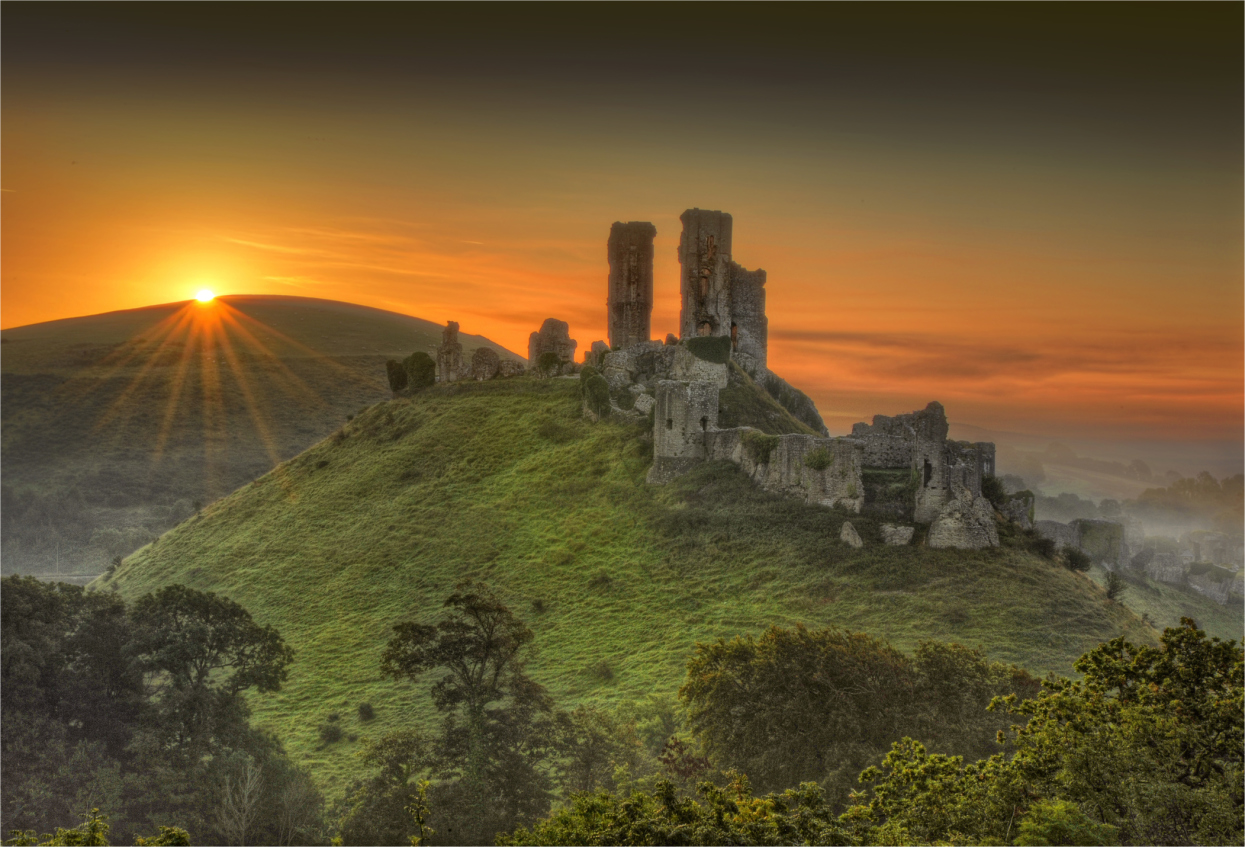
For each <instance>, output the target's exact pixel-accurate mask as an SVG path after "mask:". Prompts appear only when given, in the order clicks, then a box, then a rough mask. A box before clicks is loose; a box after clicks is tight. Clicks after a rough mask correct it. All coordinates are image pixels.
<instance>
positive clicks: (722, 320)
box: [679, 209, 731, 338]
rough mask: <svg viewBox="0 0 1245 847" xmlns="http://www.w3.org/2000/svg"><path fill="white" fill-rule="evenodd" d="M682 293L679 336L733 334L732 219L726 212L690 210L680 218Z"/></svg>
mask: <svg viewBox="0 0 1245 847" xmlns="http://www.w3.org/2000/svg"><path fill="white" fill-rule="evenodd" d="M679 220H680V221H682V222H683V234H682V235H681V236H680V237H679V264H680V265H682V266H683V273H682V279H681V280H680V282H679V291H680V294H681V295H682V311H681V313H680V315H679V334H680V335H681V336H683V337H684V338H692V337H695V336H697V335H730V332H731V279H730V263H731V216H730V215H728V214H726V213H725V212H711V211H707V210H704V209H688V210H687V211H686V212H684V213H683V214H682V215H680V216H679Z"/></svg>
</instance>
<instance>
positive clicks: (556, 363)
mask: <svg viewBox="0 0 1245 847" xmlns="http://www.w3.org/2000/svg"><path fill="white" fill-rule="evenodd" d="M561 367H562V360H561V359H560V358H559V357H558V354H557V353H555V352H553V351H552V350H546V351H545V352H544V353H541V354H540V357H539V358H538V359H537V360H536V370H538V371H539V372H540V374H541V376H553V375H554V374H556V373H557V372H558V370H559V369H561Z"/></svg>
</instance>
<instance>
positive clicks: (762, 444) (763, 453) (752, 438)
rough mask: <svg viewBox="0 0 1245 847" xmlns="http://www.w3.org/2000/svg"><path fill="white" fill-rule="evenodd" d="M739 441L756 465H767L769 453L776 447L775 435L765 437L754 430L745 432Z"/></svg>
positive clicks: (776, 437) (776, 439)
mask: <svg viewBox="0 0 1245 847" xmlns="http://www.w3.org/2000/svg"><path fill="white" fill-rule="evenodd" d="M741 440H742V441H743V445H744V449H745V450H747V451H748V455H749V456H750V457H751V458H752V461H754V462H756V463H757V464H758V465H764V464H768V462H769V456H770V453H773V452H774V448H775V447H777V446H778V436H777V435H766V434H765V433H763V432H757V431H756V430H750V431H748V432H745V433H744V434H743V438H742V439H741Z"/></svg>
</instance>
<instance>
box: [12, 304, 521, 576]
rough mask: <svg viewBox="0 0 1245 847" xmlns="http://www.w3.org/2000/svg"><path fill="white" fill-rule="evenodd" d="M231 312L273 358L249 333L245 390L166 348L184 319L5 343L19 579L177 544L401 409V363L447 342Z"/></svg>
mask: <svg viewBox="0 0 1245 847" xmlns="http://www.w3.org/2000/svg"><path fill="white" fill-rule="evenodd" d="M221 299H222V300H223V301H225V302H226V303H227V304H228V306H229V307H230V308H231V309H234V310H236V311H237V312H240V313H241V314H242V315H244V316H245V318H239V319H238V320H239V321H241V322H242V324H241V325H242V326H243V327H244V328H245V330H246V333H247V334H248V335H249V336H250V337H253V338H255V339H256V340H257V341H258V342H259V343H261V344H262V345H263V347H264V348H265V350H266V351H267V353H269V354H271V355H267V354H265V352H263V351H261V350H259V349H258V348H257V347H255V346H254V345H253V344H249V343H247V341H246V336H244V335H242V334H240V333H237V332H234V333H233V334H232V335H231V338H232V341H233V348H234V350H235V356H236V359H235V363H236V365H237V367H238V371H240V372H241V373H242V374H243V376H244V379H239V378H238V377H237V375H236V373H235V370H234V368H233V367H232V365H231V363H230V362H228V361H227V360H222V359H223V357H222V356H221V355H220V353H219V352H218V350H205V348H204V347H203V346H202V345H201V344H199V343H197V342H196V341H195V340H194V336H192V335H191V334H190V333H189V332H186V331H184V330H183V331H179V332H178V333H177V334H176V335H175V336H174V337H172V338H171V339H170V341H169V343H168V345H167V346H164V347H161V346H160V344H159V343H158V342H159V338H160V336H159V334H158V331H157V327H158V326H159V325H160V323H161V321H164V320H166V319H169V318H170V317H172V316H174V315H177V314H178V312H179V310H180V309H181V308H182V304H169V305H164V306H156V307H151V308H147V309H133V310H128V311H122V312H110V313H108V314H103V315H93V316H90V317H83V318H73V319H69V320H63V321H53V322H50V323H43V324H34V325H31V326H26V327H17V328H14V329H7V330H5V331H4V339H5V344H4V357H3V380H0V390H2V392H3V398H2V403H0V414H2V418H0V420H2V422H3V426H2V427H0V439H2V441H0V444H2V449H0V457H2V463H3V476H4V484H5V489H6V491H5V502H4V508H3V510H2V512H3V520H4V527H3V536H2V537H3V545H4V547H3V568H4V572H5V573H32V572H34V573H40V572H42V573H50V572H52V571H53V568H54V567H55V564H54V563H59V565H60V567H59V570H60V572H61V573H74V572H79V573H92V574H94V573H99V572H100V571H102V570H103V569H104V567H105V566H106V565H107V564H108V561H109V560H110V559H111V558H112V556H114V555H116V554H118V553H129V552H131V551H132V550H134V549H135V547H137V546H138V545H137V544H134V545H130V546H126V545H124V544H123V543H121V542H120V541H118V539H119V538H120V539H124V538H129V537H135V538H141V537H142V536H143V535H147V534H152V533H154V534H159V533H160V532H163V531H164V530H166V529H168V528H169V527H170V526H172V525H173V524H174V523H176V522H177V521H178V520H180V519H181V518H182V517H184V516H185V515H186V514H189V513H190V512H192V511H193V503H194V502H195V501H199V502H204V503H206V502H211V501H212V500H215V499H216V498H218V497H220V496H223V495H225V494H227V493H229V492H230V491H233V490H234V489H235V488H237V487H238V486H240V485H243V484H244V483H247V482H249V481H250V480H252V479H255V478H256V477H258V476H260V475H262V474H264V473H266V472H267V471H269V470H271V469H272V467H273V466H274V464H276V463H277V462H278V461H281V460H284V459H289V458H291V457H293V456H295V455H297V454H298V453H300V452H301V451H303V450H305V449H306V448H307V447H310V446H311V445H312V444H314V443H316V442H317V441H319V440H320V439H322V438H323V437H324V436H325V435H327V434H328V433H330V432H332V431H333V430H334V429H336V428H337V427H338V426H340V424H341V423H342V422H343V421H344V420H346V418H347V416H348V415H350V414H352V413H354V412H355V411H357V410H358V409H360V408H361V407H364V406H369V405H371V404H373V403H376V402H378V401H381V400H384V399H387V398H388V397H389V396H390V392H389V389H388V383H387V380H386V376H385V368H384V364H385V361H386V359H389V358H396V359H401V358H403V357H405V356H407V355H408V354H410V353H411V352H412V351H415V352H420V351H428V350H430V349H435V346H436V345H437V344H439V343H440V340H441V328H440V327H439V326H438V325H436V324H433V323H431V322H429V321H424V320H420V319H418V318H412V317H408V316H406V315H398V314H395V313H393V312H385V311H382V310H379V309H370V308H367V307H363V306H355V305H352V304H347V303H336V302H333V301H329V300H314V299H310V298H301V297H226V298H221ZM196 308H198V307H192V311H191V314H194V315H196V316H204V317H205V316H207V315H210V314H211V312H209V311H204V312H202V313H200V312H194V311H193V309H196ZM211 308H216V307H209V309H211ZM219 311H223V310H219ZM246 318H249V319H250V321H247V320H246ZM196 326H197V325H196ZM459 338H460V339H461V340H462V343H463V347H464V355H465V356H466V357H467V358H468V360H469V359H470V355H471V353H472V352H473V351H474V350H475V349H476V348H477V347H479V346H481V345H487V346H490V347H492V348H493V349H495V350H497V351H499V352H500V353H501V355H504V356H511V355H512V354H509V353H506V352H505V351H503V350H502V349H501V348H500V347H497V346H496V345H494V344H493V343H492V342H489V341H487V340H486V339H483V338H481V337H479V336H471V335H465V334H463V335H460V336H459ZM184 357H185V360H186V363H187V367H185V368H184V369H183V368H182V367H181V364H182V362H183V358H184ZM179 379H180V380H181V382H180V383H179ZM178 385H180V388H176V386H178ZM213 397H215V399H214V400H213ZM162 431H163V432H164V440H163V443H161V432H162ZM97 533H98V534H97ZM93 539H94V540H93ZM109 542H112V543H109ZM118 545H120V547H118Z"/></svg>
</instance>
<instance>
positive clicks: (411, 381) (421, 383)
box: [402, 352, 437, 391]
mask: <svg viewBox="0 0 1245 847" xmlns="http://www.w3.org/2000/svg"><path fill="white" fill-rule="evenodd" d="M402 367H403V369H404V370H405V371H406V384H407V387H408V388H410V389H411V390H412V391H418V390H420V389H421V388H427V387H428V386H430V385H432V384H433V383H434V382H436V381H437V363H436V360H435V359H433V358H432V357H431V356H429V355H428V354H427V353H424V352H417V353H412V354H411V355H409V356H407V357H406V358H405V359H403V360H402Z"/></svg>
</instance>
